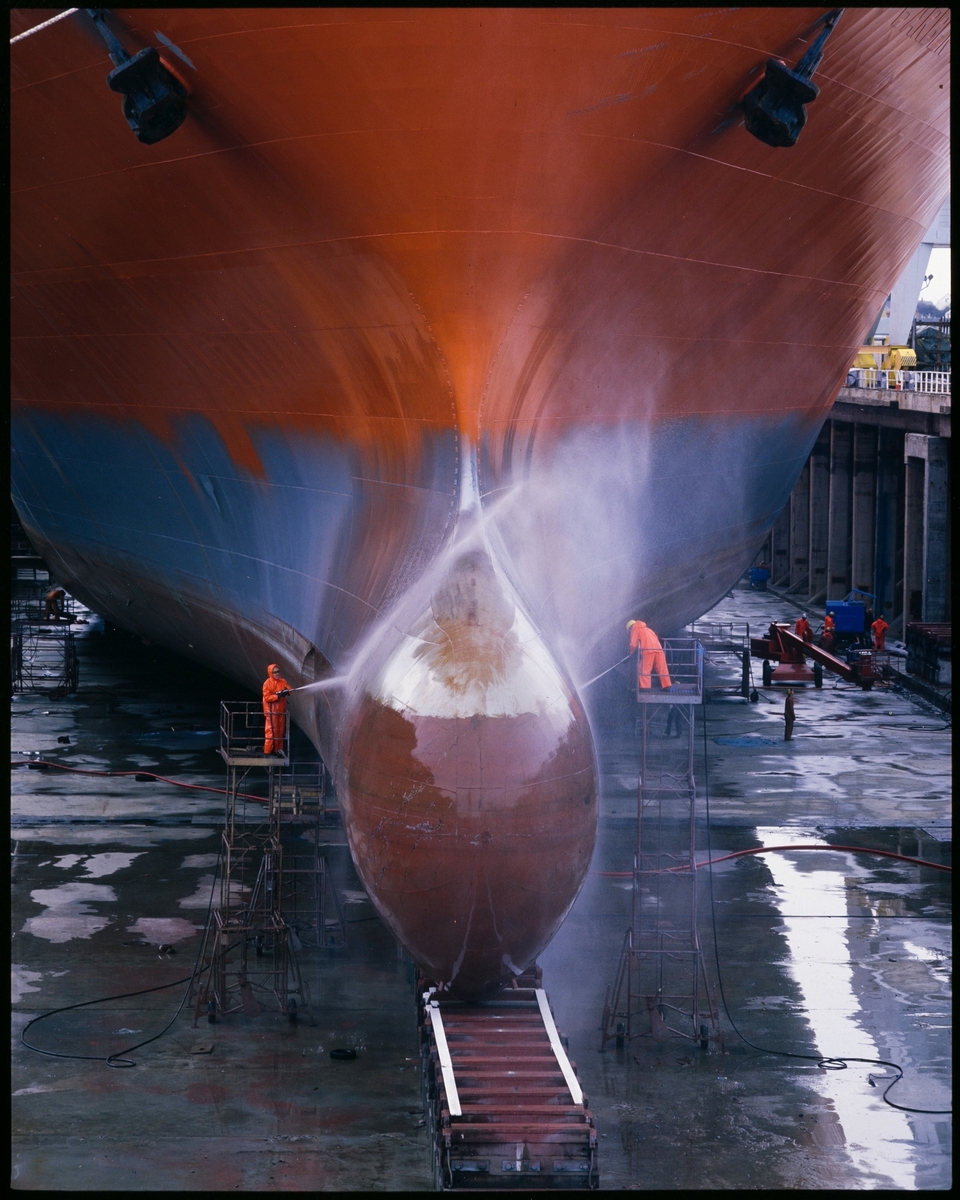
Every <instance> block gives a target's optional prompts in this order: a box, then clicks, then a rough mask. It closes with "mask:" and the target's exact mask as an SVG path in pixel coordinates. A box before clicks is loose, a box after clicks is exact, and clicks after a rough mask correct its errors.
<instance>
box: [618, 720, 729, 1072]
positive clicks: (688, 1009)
mask: <svg viewBox="0 0 960 1200" xmlns="http://www.w3.org/2000/svg"><path fill="white" fill-rule="evenodd" d="M670 711H673V713H674V714H675V716H674V720H676V721H679V723H680V742H681V745H680V746H679V747H678V748H677V752H676V753H675V754H674V755H673V756H672V757H673V761H672V762H670V761H669V760H668V756H667V754H666V750H665V746H664V741H665V740H666V738H665V735H664V737H663V738H662V739H657V738H655V736H654V734H653V729H654V725H655V723H656V722H657V721H658V718H659V717H660V715H661V714H663V721H664V723H666V721H667V719H668V718H667V716H666V714H667V713H669V712H670ZM638 724H639V726H640V729H639V736H640V774H639V779H638V787H637V841H636V849H635V852H634V860H633V889H632V897H631V922H630V928H629V929H628V930H627V932H626V934H625V936H624V940H623V945H622V947H621V953H620V960H619V963H618V966H617V973H616V976H615V979H614V983H613V986H612V988H611V989H610V990H608V993H607V999H606V1003H605V1005H604V1013H603V1020H602V1036H601V1044H600V1049H601V1050H602V1049H604V1048H605V1046H606V1044H607V1042H608V1041H610V1040H611V1039H613V1038H616V1039H617V1043H618V1045H621V1044H622V1042H623V1040H624V1039H628V1040H629V1039H632V1038H635V1037H654V1038H657V1039H660V1038H663V1037H668V1036H671V1035H674V1036H678V1037H683V1038H687V1039H689V1040H694V1041H699V1042H700V1044H701V1046H702V1047H704V1048H706V1046H707V1043H708V1040H709V1039H710V1038H713V1039H718V1038H719V1036H720V1033H719V1013H718V1011H717V1007H716V1004H715V1002H714V1001H712V1000H711V997H710V991H709V987H708V982H707V977H706V967H705V964H704V959H703V951H702V948H701V945H700V935H699V930H698V925H697V873H696V856H695V846H696V839H695V835H696V779H695V775H694V731H695V725H696V722H695V705H693V704H676V703H672V704H669V705H668V704H663V705H659V704H658V705H652V704H644V705H643V706H642V710H641V716H640V718H639V722H638ZM667 767H671V768H672V770H668V769H667ZM671 832H672V833H673V837H672V839H671V837H670V836H669V835H670V833H671ZM684 868H686V869H684ZM684 892H686V895H685V896H684ZM678 899H679V903H678ZM671 905H672V907H670V906H671ZM672 918H676V920H674V919H672Z"/></svg>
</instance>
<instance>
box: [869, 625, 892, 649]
mask: <svg viewBox="0 0 960 1200" xmlns="http://www.w3.org/2000/svg"><path fill="white" fill-rule="evenodd" d="M870 628H871V629H872V630H873V648H874V650H882V649H883V648H884V645H885V644H886V643H885V640H884V639H885V638H886V636H887V630H888V629H889V628H890V626H889V625H888V624H887V623H886V621H885V620H884V619H883V617H877V619H876V620H875V621H874V623H873V624H872V625H871V626H870Z"/></svg>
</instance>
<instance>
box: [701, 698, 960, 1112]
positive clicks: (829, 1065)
mask: <svg viewBox="0 0 960 1200" xmlns="http://www.w3.org/2000/svg"><path fill="white" fill-rule="evenodd" d="M703 794H704V802H705V807H706V817H707V863H708V868H707V875H708V877H709V881H710V919H711V922H712V924H713V954H714V961H715V963H716V967H717V983H718V985H719V988H720V999H721V1001H722V1003H723V1011H724V1012H725V1013H726V1015H727V1020H728V1021H729V1022H730V1024H731V1026H732V1027H733V1031H734V1033H735V1034H736V1035H737V1037H739V1038H740V1039H741V1041H744V1042H746V1044H747V1045H748V1046H750V1047H751V1048H752V1049H754V1050H759V1051H760V1053H761V1054H777V1055H780V1056H781V1057H783V1058H803V1059H807V1060H809V1061H811V1062H815V1063H816V1064H817V1066H819V1067H820V1068H821V1069H823V1070H825V1071H845V1070H846V1069H847V1063H851V1062H859V1063H869V1064H870V1065H872V1066H880V1067H892V1068H893V1070H894V1071H896V1072H897V1075H896V1077H895V1078H894V1079H892V1080H891V1081H890V1083H889V1084H887V1086H886V1087H885V1088H884V1090H883V1093H882V1096H881V1099H882V1100H883V1102H884V1103H885V1104H889V1105H890V1107H891V1108H896V1109H899V1110H900V1111H901V1112H910V1113H923V1114H925V1115H927V1116H936V1117H940V1116H951V1115H952V1114H953V1109H951V1108H911V1107H910V1106H908V1105H906V1104H897V1103H896V1102H895V1101H893V1100H891V1099H889V1096H888V1093H889V1092H890V1091H891V1090H892V1089H893V1088H894V1087H895V1086H896V1085H897V1084H898V1083H899V1082H900V1080H901V1079H902V1078H903V1068H902V1067H901V1066H900V1065H899V1063H895V1062H890V1061H889V1060H887V1059H885V1058H851V1057H847V1056H835V1057H834V1056H831V1057H829V1058H826V1057H823V1056H822V1055H819V1054H798V1053H796V1052H794V1051H790V1050H771V1049H769V1048H768V1047H766V1046H758V1045H756V1043H755V1042H751V1041H750V1039H749V1038H748V1037H746V1036H745V1035H744V1034H743V1033H741V1032H740V1030H739V1029H738V1028H737V1024H736V1022H735V1021H734V1019H733V1017H732V1016H731V1015H730V1009H729V1007H728V1006H727V998H726V996H725V995H724V991H723V975H722V973H721V971H720V943H719V939H718V937H717V909H716V904H715V902H714V895H713V866H712V859H713V849H712V847H711V844H710V781H709V767H708V759H707V721H706V712H704V716H703Z"/></svg>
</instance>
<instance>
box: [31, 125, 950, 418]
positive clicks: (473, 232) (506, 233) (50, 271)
mask: <svg viewBox="0 0 960 1200" xmlns="http://www.w3.org/2000/svg"><path fill="white" fill-rule="evenodd" d="M667 148H668V149H676V147H667ZM697 157H705V156H700V155H698V156H697ZM708 161H710V162H717V160H716V159H709V160H708ZM720 165H721V166H723V165H726V164H722V163H721V164H720ZM742 169H743V170H747V168H742ZM756 174H759V175H760V176H761V178H763V179H771V178H772V176H769V175H764V173H763V172H762V171H761V172H756ZM68 182H69V181H68ZM790 186H791V187H798V188H805V187H806V185H804V184H799V183H797V184H793V183H791V185H790ZM806 190H809V191H814V192H816V191H820V189H818V188H806ZM822 194H823V195H825V196H829V197H830V198H831V199H835V200H843V201H845V202H848V203H850V204H861V205H863V207H865V208H875V209H876V210H877V211H878V212H883V213H886V214H887V215H889V216H893V217H897V218H898V219H899V220H905V221H911V222H912V224H914V225H916V226H917V228H918V229H921V230H923V229H925V228H926V226H925V225H923V224H922V223H921V222H919V221H916V220H914V219H913V218H910V217H901V216H900V214H898V213H894V212H891V211H890V210H889V209H885V208H881V207H880V206H879V205H873V204H867V202H866V201H863V200H857V199H856V198H855V197H852V196H837V195H834V194H833V193H831V192H822ZM940 203H941V206H942V203H943V202H942V200H941V202H940ZM409 237H511V238H512V237H528V238H536V239H539V240H541V241H542V240H547V241H556V242H571V243H573V244H574V245H585V246H597V247H599V248H600V249H601V250H618V251H621V252H623V253H624V254H636V255H644V256H646V257H648V258H660V259H665V260H666V261H668V262H682V263H692V264H694V265H695V266H699V267H714V268H716V269H717V270H722V271H742V272H745V273H747V274H750V275H765V276H770V277H771V278H774V279H797V280H801V281H804V282H807V283H816V284H824V283H828V284H830V285H831V286H833V287H843V288H850V289H851V290H852V291H854V292H874V291H877V290H878V289H877V288H876V287H870V286H868V285H867V284H860V283H852V282H851V281H850V280H847V279H829V278H825V277H824V276H822V275H796V274H794V273H793V272H791V271H782V270H781V271H774V270H765V269H764V268H762V267H746V266H742V265H740V264H738V263H725V262H715V261H714V260H713V259H708V258H688V257H686V256H685V255H681V254H665V253H664V252H663V251H660V250H643V249H639V248H638V247H636V246H623V245H620V244H619V243H617V242H602V241H600V240H599V239H597V238H587V237H573V236H572V235H570V234H565V233H545V232H543V231H542V230H530V229H405V230H398V231H396V232H390V233H357V234H350V235H348V236H346V237H339V238H317V239H314V240H312V241H307V242H283V243H274V244H272V245H262V246H245V247H244V248H243V249H242V250H211V251H210V252H209V253H206V254H175V255H171V256H169V257H167V258H137V259H124V260H122V261H118V262H109V263H103V264H102V265H103V266H104V267H108V268H120V267H134V266H137V267H146V266H150V265H152V264H154V263H176V262H182V263H191V262H194V261H200V260H202V259H207V258H234V257H236V256H237V255H241V254H262V253H265V252H279V251H282V250H305V249H308V248H310V247H313V246H339V245H343V244H345V243H347V242H364V241H381V240H383V239H385V238H409ZM86 269H88V268H77V267H47V268H43V269H39V270H33V271H21V272H18V273H16V274H14V275H13V276H12V279H13V280H14V281H15V282H18V283H19V284H20V285H21V286H29V283H28V282H27V281H28V280H29V279H30V278H32V277H42V276H44V275H56V274H58V273H63V272H76V271H77V270H86ZM89 270H90V271H91V272H93V268H89ZM61 336H65V335H61ZM397 419H402V418H397Z"/></svg>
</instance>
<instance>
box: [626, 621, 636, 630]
mask: <svg viewBox="0 0 960 1200" xmlns="http://www.w3.org/2000/svg"><path fill="white" fill-rule="evenodd" d="M631 625H636V621H628V622H627V628H628V629H629V628H630V626H631Z"/></svg>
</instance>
